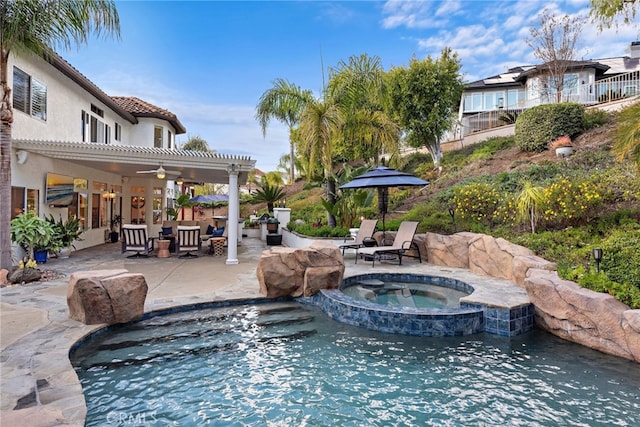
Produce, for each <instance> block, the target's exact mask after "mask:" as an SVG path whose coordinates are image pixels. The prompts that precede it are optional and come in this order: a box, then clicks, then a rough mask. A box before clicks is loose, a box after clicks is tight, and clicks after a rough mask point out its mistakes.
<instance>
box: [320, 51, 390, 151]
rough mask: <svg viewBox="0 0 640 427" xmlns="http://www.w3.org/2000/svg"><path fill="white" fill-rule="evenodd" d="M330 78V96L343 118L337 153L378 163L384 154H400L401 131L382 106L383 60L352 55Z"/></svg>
mask: <svg viewBox="0 0 640 427" xmlns="http://www.w3.org/2000/svg"><path fill="white" fill-rule="evenodd" d="M329 76H330V78H329V84H328V88H327V92H328V96H330V97H331V99H333V101H334V102H335V103H336V105H338V107H339V108H340V111H341V113H342V116H343V118H344V128H343V132H342V138H341V140H339V141H337V146H336V154H338V155H341V156H342V157H343V158H345V159H351V160H355V159H365V160H371V161H372V162H373V163H376V164H377V163H378V161H379V159H380V156H381V155H382V154H383V153H389V154H391V155H395V154H397V153H398V151H399V143H400V128H399V126H398V125H397V124H396V123H395V122H394V121H393V120H392V119H391V118H390V117H389V116H388V115H387V113H386V112H385V109H384V107H383V105H384V101H385V99H386V98H385V92H386V90H385V89H386V87H385V79H384V70H383V69H382V65H381V64H380V58H378V57H377V56H373V57H370V56H368V55H367V54H363V55H360V56H355V55H354V56H351V57H350V58H349V60H348V61H346V62H345V61H340V62H339V63H338V66H337V67H335V68H331V69H330V70H329Z"/></svg>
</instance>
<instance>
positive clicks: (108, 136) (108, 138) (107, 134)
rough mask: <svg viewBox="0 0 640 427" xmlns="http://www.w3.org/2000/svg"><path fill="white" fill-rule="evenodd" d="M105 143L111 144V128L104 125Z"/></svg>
mask: <svg viewBox="0 0 640 427" xmlns="http://www.w3.org/2000/svg"><path fill="white" fill-rule="evenodd" d="M104 143H105V144H110V143H111V126H109V125H104Z"/></svg>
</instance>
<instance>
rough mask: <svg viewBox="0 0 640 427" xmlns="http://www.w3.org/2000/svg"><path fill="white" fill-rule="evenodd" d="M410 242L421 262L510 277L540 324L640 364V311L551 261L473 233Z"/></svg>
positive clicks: (437, 235)
mask: <svg viewBox="0 0 640 427" xmlns="http://www.w3.org/2000/svg"><path fill="white" fill-rule="evenodd" d="M387 234H390V232H387ZM414 241H415V242H416V243H420V244H421V245H422V246H421V248H420V252H421V255H422V258H423V259H424V260H425V261H428V262H430V263H432V264H436V265H442V266H450V267H461V268H468V269H470V270H471V271H473V272H474V273H476V274H480V275H485V276H492V277H499V278H503V279H507V280H511V281H513V282H514V283H516V284H517V285H518V286H521V287H523V288H524V289H526V291H527V294H528V296H529V299H530V301H531V303H532V304H533V305H534V306H535V318H536V324H537V325H538V326H539V327H540V328H542V329H544V330H546V331H548V332H551V333H552V334H554V335H557V336H559V337H561V338H564V339H566V340H568V341H573V342H576V343H579V344H582V345H585V346H587V347H591V348H594V349H596V350H600V351H602V352H604V353H609V354H613V355H616V356H620V357H624V358H626V359H630V360H634V361H636V362H640V310H631V309H630V308H629V307H628V306H626V305H624V304H622V303H621V302H619V301H617V300H616V299H615V298H613V297H612V296H610V295H608V294H603V293H599V292H593V291H591V290H588V289H585V288H582V287H580V286H579V285H577V284H576V283H574V282H571V281H567V280H563V279H561V278H560V277H558V273H557V271H556V264H555V263H552V262H549V261H547V260H545V259H542V258H540V257H538V256H536V255H535V254H534V253H533V252H532V251H530V250H529V249H527V248H524V247H522V246H519V245H515V244H513V243H510V242H508V241H506V240H504V239H500V238H494V237H491V236H487V235H484V234H475V233H457V234H454V235H451V236H444V235H440V234H434V233H427V234H426V235H425V237H424V238H422V237H421V238H420V239H418V238H416V239H414Z"/></svg>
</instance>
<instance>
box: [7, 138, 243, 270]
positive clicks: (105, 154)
mask: <svg viewBox="0 0 640 427" xmlns="http://www.w3.org/2000/svg"><path fill="white" fill-rule="evenodd" d="M12 145H13V148H14V149H15V150H16V152H17V153H19V152H27V153H29V152H33V153H37V154H39V155H41V156H46V157H50V158H53V159H60V160H65V161H68V162H71V163H77V164H80V165H84V166H88V167H91V168H94V169H97V170H101V171H105V172H109V173H113V174H117V175H120V177H121V178H125V177H136V178H141V177H144V176H141V175H140V174H138V173H137V171H139V170H150V169H156V168H158V167H159V166H160V165H162V167H163V168H164V169H166V170H172V171H178V172H180V176H181V177H182V178H183V179H184V180H185V181H186V182H206V183H214V184H228V185H229V221H228V224H227V227H228V237H227V238H228V251H227V261H226V262H227V264H237V263H238V253H237V246H238V221H237V218H239V216H240V198H239V194H238V185H239V183H245V182H247V178H248V175H249V172H250V171H251V170H252V169H253V168H254V167H255V163H256V161H255V160H252V159H251V158H250V157H249V156H236V155H224V154H215V153H206V152H200V151H188V150H170V149H166V148H153V147H140V146H130V145H115V144H89V143H85V142H55V141H41V140H13V141H12ZM148 179H157V178H156V176H155V175H153V174H151V175H150V176H148ZM123 181H124V180H123Z"/></svg>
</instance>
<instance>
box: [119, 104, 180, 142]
mask: <svg viewBox="0 0 640 427" xmlns="http://www.w3.org/2000/svg"><path fill="white" fill-rule="evenodd" d="M111 99H113V101H114V102H115V103H116V104H118V105H119V106H120V108H122V109H124V110H125V111H127V112H129V113H131V114H132V115H133V116H135V117H154V118H157V119H164V120H167V121H168V122H170V123H171V124H172V125H173V127H174V128H175V130H176V133H177V134H181V133H185V132H186V131H187V130H186V129H185V127H184V126H183V125H182V123H180V120H178V117H177V116H176V115H175V114H173V113H172V112H171V111H169V110H165V109H164V108H160V107H157V106H155V105H153V104H151V103H149V102H147V101H143V100H142V99H140V98H136V97H135V96H112V97H111Z"/></svg>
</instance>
